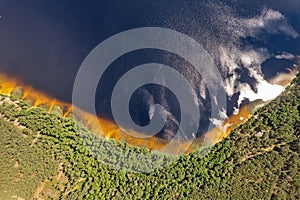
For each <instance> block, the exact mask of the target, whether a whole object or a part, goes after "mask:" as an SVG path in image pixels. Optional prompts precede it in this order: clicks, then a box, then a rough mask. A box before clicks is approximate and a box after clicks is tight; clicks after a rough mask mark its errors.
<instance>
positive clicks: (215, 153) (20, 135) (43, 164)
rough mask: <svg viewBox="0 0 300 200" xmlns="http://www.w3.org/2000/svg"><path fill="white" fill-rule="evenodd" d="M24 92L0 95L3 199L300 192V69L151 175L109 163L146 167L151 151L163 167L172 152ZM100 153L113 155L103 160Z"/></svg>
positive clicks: (265, 196)
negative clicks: (203, 148) (110, 133)
mask: <svg viewBox="0 0 300 200" xmlns="http://www.w3.org/2000/svg"><path fill="white" fill-rule="evenodd" d="M18 92H19V91H15V93H14V92H13V93H12V94H11V95H10V96H3V95H2V96H1V97H0V129H1V131H0V134H1V139H0V146H1V151H0V158H1V159H0V170H1V174H0V199H17V198H19V199H193V200H194V199H299V198H300V177H299V167H300V160H299V151H300V140H299V137H300V113H299V112H300V75H299V74H298V75H297V78H295V79H294V81H293V82H292V83H291V84H290V86H288V87H287V88H286V90H285V91H284V92H283V93H282V94H281V95H280V96H279V97H278V98H276V99H275V100H273V101H271V102H270V103H268V104H267V105H265V106H263V107H261V108H259V109H257V110H256V111H255V112H254V113H253V115H252V117H251V118H250V119H249V120H248V121H247V122H245V123H244V124H242V125H240V126H239V127H237V128H235V129H234V130H233V131H232V132H231V134H230V135H229V136H228V137H226V138H225V139H224V140H222V141H221V142H219V143H217V144H216V145H215V146H214V147H213V148H212V149H211V151H210V152H209V153H208V154H206V155H205V156H204V157H201V156H199V153H200V152H199V151H194V152H192V153H189V154H187V155H182V156H180V158H179V159H177V160H176V161H175V162H173V163H172V164H170V165H168V166H166V167H163V168H161V169H157V170H155V171H152V172H149V173H134V172H128V171H123V170H118V169H115V168H114V167H111V166H110V165H107V164H105V163H103V161H106V162H108V163H109V164H112V165H114V166H118V165H120V166H122V165H123V164H124V163H123V160H122V159H119V158H124V157H128V158H129V159H130V160H131V162H130V163H129V164H128V163H127V166H126V168H128V169H132V170H135V169H136V165H137V164H138V163H143V166H140V167H141V168H143V169H145V170H146V171H147V168H151V165H152V164H153V163H151V162H150V161H151V159H152V157H153V159H156V160H157V162H158V163H159V162H161V165H162V166H164V163H165V162H168V161H169V160H170V159H172V158H171V157H170V156H169V155H167V154H166V155H165V154H161V153H155V152H154V153H149V150H148V149H146V148H142V147H134V146H130V145H128V144H126V143H122V142H117V141H114V140H107V139H105V138H103V137H99V136H96V135H94V134H93V133H91V132H90V131H88V130H87V129H86V128H85V127H84V126H83V125H82V124H81V123H80V122H78V121H76V120H74V119H72V118H68V117H63V116H62V114H61V112H60V111H59V108H56V109H53V111H52V112H51V113H48V111H47V110H46V109H44V108H43V107H38V108H34V107H32V106H31V105H30V104H29V103H28V102H26V101H22V100H20V97H19V96H20V95H18V94H17V93H18ZM119 148H120V149H123V151H119ZM102 151H105V152H109V151H111V153H110V155H112V156H111V157H110V158H109V159H108V158H104V157H101V158H99V155H103V153H101V152H102ZM120 152H121V153H122V154H125V155H120ZM133 153H139V154H141V155H144V156H141V157H139V158H136V157H134V156H132V155H133ZM149 156H150V157H149ZM141 159H144V160H142V161H141ZM156 164H157V163H156Z"/></svg>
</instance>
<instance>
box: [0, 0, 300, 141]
mask: <svg viewBox="0 0 300 200" xmlns="http://www.w3.org/2000/svg"><path fill="white" fill-rule="evenodd" d="M268 10H269V11H270V10H272V11H274V12H275V11H276V12H279V13H281V14H282V16H284V17H285V19H279V20H278V19H276V20H268V19H266V20H265V24H264V25H265V28H259V27H253V26H251V25H249V27H250V28H249V27H244V26H243V24H245V23H243V21H242V20H240V19H251V18H256V19H259V16H264V15H263V14H262V13H264V12H267V11H268ZM299 10H300V1H299V0H287V1H282V0H265V1H259V2H255V3H253V0H244V1H236V0H226V1H221V2H220V1H213V0H211V1H199V0H172V1H171V0H153V1H147V0H131V1H124V0H111V1H102V0H88V1H86V0H78V1H66V0H52V1H41V0H23V1H17V0H9V1H8V0H6V1H4V0H0V16H1V18H0V71H1V72H4V73H7V74H10V75H13V76H15V77H17V78H19V79H21V80H23V81H24V82H26V83H27V84H30V85H32V86H34V87H35V88H37V89H39V90H42V91H44V92H46V93H48V94H50V95H52V96H54V97H56V98H59V99H61V100H64V101H67V102H71V98H72V88H73V83H74V80H75V77H76V73H77V70H78V69H79V67H80V65H81V63H82V61H83V60H84V58H85V57H86V56H87V55H88V54H89V52H90V51H91V50H92V49H93V48H94V47H95V46H97V45H98V44H99V43H100V42H102V41H104V40H105V39H107V38H108V37H110V36H112V35H114V34H117V33H119V32H121V31H125V30H128V29H132V28H138V27H145V26H159V27H165V28H171V29H174V30H177V31H180V32H182V33H185V34H188V35H189V36H191V37H193V38H194V39H196V40H197V41H198V42H199V43H200V44H202V45H203V46H204V48H205V49H206V50H207V51H208V52H209V53H210V54H211V55H212V57H213V58H214V59H215V62H216V63H217V65H218V68H219V69H220V71H221V72H222V75H223V76H224V79H226V78H230V77H232V76H235V75H238V76H239V78H237V83H247V84H249V85H250V86H251V88H252V89H253V90H254V91H255V90H256V85H257V79H256V78H255V77H252V76H251V75H250V72H249V68H251V66H244V64H243V63H241V62H240V61H238V60H236V59H232V60H233V61H234V62H236V64H237V65H238V66H239V68H238V69H235V70H233V71H228V70H227V69H226V67H225V66H224V63H222V61H220V59H219V58H220V52H219V49H220V47H226V49H229V50H232V49H233V48H234V47H236V49H240V50H243V51H245V52H246V51H250V50H253V51H255V52H260V50H261V49H265V50H267V51H268V55H269V56H268V57H267V58H265V59H264V60H263V62H262V63H255V62H252V63H251V65H253V67H255V64H258V65H260V64H261V72H262V73H263V75H264V77H265V78H266V79H271V78H272V77H274V76H275V75H277V74H278V73H279V72H285V71H286V70H287V69H286V68H288V67H289V68H291V67H292V66H293V64H294V63H295V59H296V58H293V59H276V58H275V57H274V56H275V55H278V54H281V53H282V52H288V53H290V54H292V55H300V40H299V37H298V36H297V37H296V36H295V33H291V35H288V34H287V32H288V31H290V29H288V28H287V26H289V28H292V29H293V30H294V32H298V33H300V23H299V21H300V12H299ZM274 12H271V11H270V12H267V13H269V14H270V13H271V14H272V13H273V14H274ZM265 16H268V14H266V15H265ZM266 18H268V17H266ZM237 19H238V20H237ZM235 20H236V22H235V23H234V24H230V23H229V22H231V21H235ZM254 24H257V21H256V23H254ZM228 27H229V28H228ZM287 29H288V31H287ZM236 30H240V31H239V33H235V32H234V31H236ZM240 32H245V34H244V36H241V35H239V34H240ZM252 32H255V34H252ZM293 34H294V36H293ZM235 53H236V52H235V51H233V52H231V53H229V54H235ZM236 57H239V55H237V56H236ZM150 62H158V63H163V64H166V65H169V66H172V67H174V68H175V69H177V70H179V71H181V72H182V73H183V74H185V76H186V78H188V79H189V80H190V81H191V82H192V84H193V86H194V89H195V90H196V92H197V97H198V99H199V101H201V102H202V104H201V106H200V110H201V116H202V117H201V119H200V121H199V124H200V128H199V131H198V133H197V135H201V134H202V133H204V132H206V131H207V128H208V123H209V117H210V103H209V102H210V100H211V99H210V98H209V97H206V98H203V97H202V96H201V95H200V93H201V89H200V88H198V85H200V84H201V75H200V74H197V73H196V72H194V71H193V68H192V66H190V64H189V63H187V62H186V61H184V60H183V59H182V58H180V57H178V56H176V55H173V54H171V53H168V52H163V51H160V50H153V49H148V50H139V51H135V52H131V53H129V54H126V55H123V56H121V57H120V58H119V59H117V60H116V61H115V62H114V63H112V65H111V66H110V68H109V69H108V70H107V71H106V74H105V76H104V77H103V78H102V79H101V81H100V83H99V88H98V91H97V94H96V102H97V104H96V105H95V106H96V108H97V111H98V114H99V115H101V116H103V117H106V118H108V119H112V116H111V110H110V97H111V92H112V89H113V86H114V84H115V83H116V81H117V80H118V79H119V78H120V77H121V76H122V74H124V73H125V72H126V71H128V70H130V69H131V68H133V67H134V66H137V65H139V64H143V63H150ZM190 74H193V75H192V76H191V75H190ZM204 90H205V89H204ZM202 92H203V91H202ZM204 92H205V93H207V91H204ZM239 92H240V91H234V94H232V95H230V96H231V97H230V96H229V97H228V107H227V114H228V115H230V114H232V113H233V107H237V106H238V105H237V100H238V97H239ZM149 99H151V102H149ZM246 101H247V100H245V102H246ZM152 103H160V104H163V105H167V110H168V111H169V112H170V113H171V114H172V116H173V118H172V119H171V118H168V121H167V122H168V123H167V124H166V125H165V128H164V129H163V130H162V131H161V132H160V136H162V137H165V138H169V137H172V132H175V131H176V130H177V129H178V125H177V124H178V123H180V121H179V118H180V115H181V114H182V113H181V112H182V111H180V106H179V103H178V101H177V99H176V97H175V96H174V94H173V93H172V92H171V91H169V90H168V89H167V88H164V87H162V86H158V85H147V86H143V87H141V88H140V89H139V90H137V91H136V92H135V93H134V95H133V96H132V99H131V103H130V111H131V116H132V119H133V120H134V121H135V122H136V123H137V124H139V125H142V126H144V125H147V124H148V123H149V122H150V118H149V112H148V111H149V108H150V104H152ZM174 118H175V120H174Z"/></svg>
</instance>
